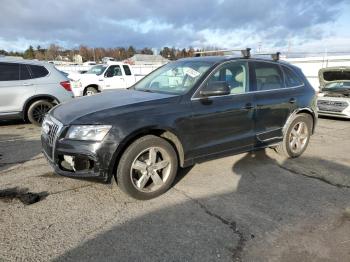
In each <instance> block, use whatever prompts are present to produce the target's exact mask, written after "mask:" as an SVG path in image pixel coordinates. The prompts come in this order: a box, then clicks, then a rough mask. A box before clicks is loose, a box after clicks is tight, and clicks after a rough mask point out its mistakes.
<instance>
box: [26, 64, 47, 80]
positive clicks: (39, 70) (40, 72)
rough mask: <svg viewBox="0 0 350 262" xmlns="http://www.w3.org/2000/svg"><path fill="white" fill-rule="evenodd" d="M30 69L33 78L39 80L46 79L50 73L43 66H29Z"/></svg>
mask: <svg viewBox="0 0 350 262" xmlns="http://www.w3.org/2000/svg"><path fill="white" fill-rule="evenodd" d="M28 66H29V69H30V71H31V73H32V77H33V78H39V77H44V76H47V75H48V74H49V71H47V69H46V68H45V67H43V66H39V65H28Z"/></svg>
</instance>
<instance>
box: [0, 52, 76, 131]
mask: <svg viewBox="0 0 350 262" xmlns="http://www.w3.org/2000/svg"><path fill="white" fill-rule="evenodd" d="M72 97H73V93H72V91H71V87H70V82H69V79H68V78H67V77H66V76H64V75H63V74H62V73H61V72H60V71H58V70H57V69H56V68H55V66H54V65H52V64H49V63H43V62H39V61H30V60H13V59H8V58H6V57H5V58H0V119H15V118H23V119H24V120H29V121H30V122H31V123H33V124H35V125H40V124H41V122H42V121H43V119H44V116H45V115H46V113H47V112H48V111H49V110H50V109H51V108H52V107H53V106H54V105H56V104H59V103H61V102H65V101H68V100H71V99H72Z"/></svg>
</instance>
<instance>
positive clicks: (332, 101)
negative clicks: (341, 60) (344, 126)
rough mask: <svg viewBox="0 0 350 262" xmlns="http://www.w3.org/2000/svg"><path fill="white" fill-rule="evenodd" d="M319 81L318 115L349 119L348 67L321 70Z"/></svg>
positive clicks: (349, 77)
mask: <svg viewBox="0 0 350 262" xmlns="http://www.w3.org/2000/svg"><path fill="white" fill-rule="evenodd" d="M319 80H320V93H319V95H318V101H317V106H318V113H319V115H323V116H333V117H340V118H347V119H350V67H328V68H323V69H321V70H320V71H319Z"/></svg>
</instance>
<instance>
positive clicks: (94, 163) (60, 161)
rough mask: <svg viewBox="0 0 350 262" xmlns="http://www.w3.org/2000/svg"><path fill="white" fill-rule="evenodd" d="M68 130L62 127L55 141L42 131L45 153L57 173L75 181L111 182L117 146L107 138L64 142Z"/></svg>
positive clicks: (67, 140) (43, 150)
mask: <svg viewBox="0 0 350 262" xmlns="http://www.w3.org/2000/svg"><path fill="white" fill-rule="evenodd" d="M67 130H68V127H67V126H62V127H61V128H59V130H58V132H57V134H56V137H55V138H54V139H52V138H50V135H49V134H50V133H49V134H45V133H44V132H43V133H42V135H41V144H42V152H43V154H44V156H45V157H46V159H47V160H48V162H49V164H50V165H51V167H52V168H53V169H54V172H55V173H56V174H58V175H62V176H67V177H72V178H91V179H96V180H100V181H103V182H109V181H110V179H111V178H112V175H113V171H114V170H113V168H114V156H115V152H116V149H117V147H118V144H117V143H115V141H111V140H110V139H108V135H107V136H106V138H105V139H104V140H103V141H102V142H94V141H76V140H69V139H65V134H66V132H67ZM67 158H71V159H74V160H73V161H74V162H73V163H74V167H76V168H74V167H73V166H72V165H71V164H72V163H70V164H69V163H68V162H67V161H66V159H67ZM82 163H84V165H83V168H82ZM85 164H86V165H85Z"/></svg>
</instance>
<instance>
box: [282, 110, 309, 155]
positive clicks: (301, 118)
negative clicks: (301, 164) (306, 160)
mask: <svg viewBox="0 0 350 262" xmlns="http://www.w3.org/2000/svg"><path fill="white" fill-rule="evenodd" d="M298 122H304V123H305V124H306V126H307V129H308V138H307V141H306V144H305V146H304V148H303V150H302V151H300V152H298V153H294V152H293V151H292V150H291V149H290V145H289V136H290V133H291V132H292V129H293V128H294V126H295V124H296V123H298ZM311 132H312V119H311V117H309V116H307V115H304V114H303V115H297V116H296V117H295V118H294V120H293V121H292V122H291V123H290V125H289V127H288V130H287V132H286V136H285V139H284V147H285V150H286V153H287V154H288V155H289V156H290V157H292V158H295V157H299V156H300V155H302V154H303V153H304V152H305V150H306V149H307V147H308V145H309V142H310V137H311Z"/></svg>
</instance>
